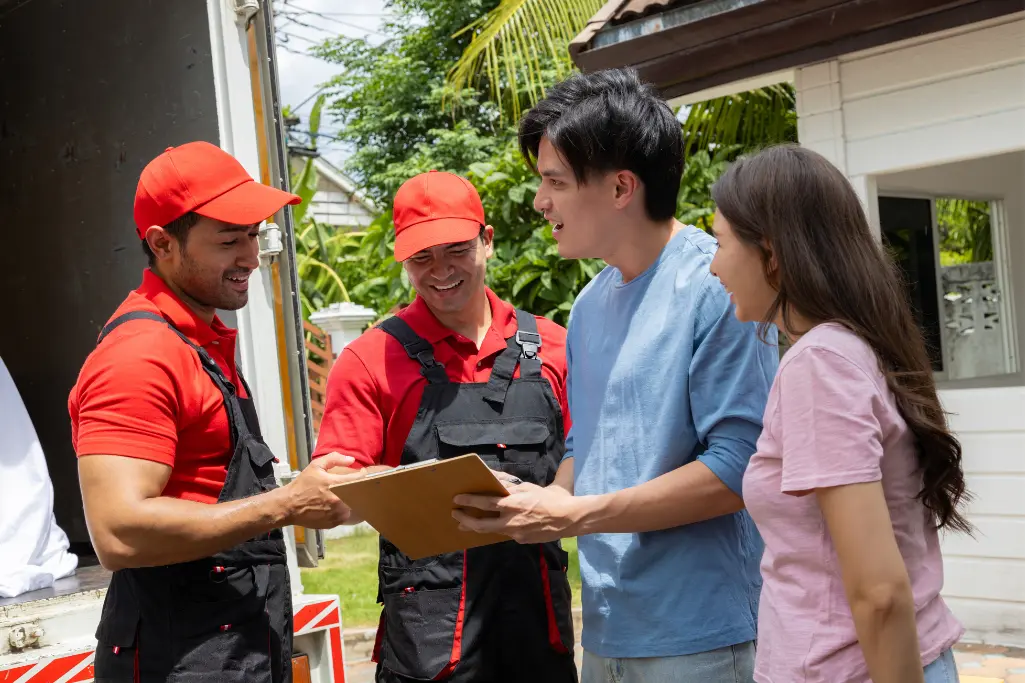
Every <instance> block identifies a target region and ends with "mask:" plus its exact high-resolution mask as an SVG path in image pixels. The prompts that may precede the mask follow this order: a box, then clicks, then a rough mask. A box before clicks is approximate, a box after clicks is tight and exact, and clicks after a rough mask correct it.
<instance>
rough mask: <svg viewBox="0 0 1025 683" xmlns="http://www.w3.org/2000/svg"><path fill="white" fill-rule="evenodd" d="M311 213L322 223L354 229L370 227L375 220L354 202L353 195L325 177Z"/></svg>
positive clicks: (313, 201)
mask: <svg viewBox="0 0 1025 683" xmlns="http://www.w3.org/2000/svg"><path fill="white" fill-rule="evenodd" d="M310 211H311V212H312V213H313V217H314V218H316V219H317V220H318V221H320V222H322V223H327V224H328V225H334V226H338V227H346V228H353V229H356V228H361V227H365V226H367V225H370V221H372V220H373V218H374V217H373V216H372V215H371V214H370V212H369V211H368V210H367V208H366V207H365V206H363V205H362V204H360V203H359V202H358V201H354V200H353V198H352V195H350V194H349V193H348V192H345V191H344V189H342V188H340V187H338V186H337V185H335V184H334V183H332V182H331V181H329V180H328V179H327V178H325V177H324V176H320V178H319V180H318V183H317V192H316V194H314V195H313V199H312V200H311V201H310Z"/></svg>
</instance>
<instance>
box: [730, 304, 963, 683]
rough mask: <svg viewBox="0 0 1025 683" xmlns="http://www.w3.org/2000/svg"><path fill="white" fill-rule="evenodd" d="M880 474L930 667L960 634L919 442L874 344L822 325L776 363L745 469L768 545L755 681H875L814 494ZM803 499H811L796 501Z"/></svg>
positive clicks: (751, 504) (748, 497)
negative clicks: (924, 498) (947, 594)
mask: <svg viewBox="0 0 1025 683" xmlns="http://www.w3.org/2000/svg"><path fill="white" fill-rule="evenodd" d="M880 479H881V480H882V482H883V491H884V493H885V496H886V502H887V507H888V508H889V511H890V517H891V520H892V522H893V531H894V534H895V536H896V539H897V546H898V548H899V549H900V553H901V555H902V556H903V558H904V563H905V565H906V566H907V570H908V575H909V576H910V578H911V588H912V591H913V593H914V598H915V611H916V621H917V624H918V638H919V647H920V648H921V654H922V663H923V665H928V664H929V663H931V662H932V661H933V660H934V659H936V658H937V657H938V656H939V655H940V654H942V653H943V651H944V650H946V649H947V648H948V647H950V646H951V645H953V644H954V643H956V642H957V641H958V640H959V639H960V637H961V635H962V633H963V632H964V631H963V628H962V626H961V625H960V624H959V623H958V621H957V620H956V619H955V618H954V616H953V614H951V612H950V610H949V609H948V608H947V606H946V604H945V603H944V602H943V599H942V598H941V597H940V589H941V588H942V586H943V560H942V558H941V556H940V546H939V538H938V533H937V531H936V529H935V528H934V527H933V526H932V524H931V522H930V518H929V515H928V513H927V510H926V508H925V506H924V505H923V504H922V503H921V502H920V501H918V500H916V499H915V496H916V495H917V494H918V492H919V490H920V489H921V484H922V478H921V475H920V474H919V473H917V472H916V456H915V447H914V439H913V435H912V433H911V431H910V430H909V429H908V427H907V424H905V422H904V420H903V418H901V416H900V413H899V412H898V411H897V406H896V404H895V402H894V399H893V394H892V393H891V392H890V391H889V389H888V388H887V386H886V380H885V378H884V377H883V375H882V373H881V372H880V370H879V366H878V362H877V360H876V356H875V353H874V352H873V351H872V349H871V347H870V346H869V345H868V344H866V343H865V342H864V341H862V340H861V339H860V338H859V337H858V336H856V335H855V334H854V333H852V332H850V331H849V330H848V329H847V328H845V327H843V326H841V325H836V324H824V325H819V326H817V327H815V328H813V329H812V330H811V331H810V332H808V334H806V335H804V336H803V337H801V338H800V339H799V340H798V341H797V343H796V344H794V346H793V348H791V349H790V350H789V351H788V352H787V354H786V355H785V356H784V357H783V360H782V361H781V362H780V367H779V371H778V372H777V373H776V380H775V382H774V383H773V385H772V390H771V391H770V392H769V400H768V404H767V405H766V407H765V419H764V429H763V431H762V435H761V437H760V438H759V440H758V450H757V452H756V453H755V455H754V456H753V457H752V458H751V463H750V465H749V466H748V468H747V472H746V473H745V474H744V501H745V502H746V504H747V508H748V510H749V511H750V513H751V517H752V518H753V519H754V521H755V524H756V525H757V526H758V530H759V531H760V532H761V534H762V537H763V539H764V540H765V553H764V555H763V556H762V564H761V569H762V578H763V585H762V594H761V602H760V605H759V614H758V649H757V656H756V657H757V659H756V664H755V680H756V681H758V682H759V683H862V682H865V683H868V681H869V677H868V667H867V665H866V663H865V657H864V654H863V653H862V651H861V646H860V645H859V644H858V636H857V633H856V632H855V630H854V619H853V617H852V616H851V609H850V605H849V604H848V603H847V597H846V595H845V593H844V586H843V581H842V579H841V577H840V565H839V560H838V559H837V556H836V549H835V548H834V546H833V542H832V540H831V539H830V536H829V530H828V528H827V527H826V522H825V519H824V518H823V516H822V512H821V510H820V509H819V506H818V501H817V498H816V496H815V494H814V492H813V491H812V489H815V488H819V487H829V486H843V485H847V484H858V483H864V482H872V481H879V480H880ZM798 492H809V493H808V495H791V494H793V493H798Z"/></svg>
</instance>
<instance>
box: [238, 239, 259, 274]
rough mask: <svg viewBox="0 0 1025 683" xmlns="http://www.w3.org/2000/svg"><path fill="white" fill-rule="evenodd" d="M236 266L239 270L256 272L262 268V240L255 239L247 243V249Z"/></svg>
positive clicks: (242, 252) (240, 255)
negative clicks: (244, 269) (246, 269)
mask: <svg viewBox="0 0 1025 683" xmlns="http://www.w3.org/2000/svg"><path fill="white" fill-rule="evenodd" d="M236 264H237V265H238V267H239V268H248V269H249V270H256V269H257V268H259V267H260V238H259V237H253V238H251V239H249V240H248V241H247V242H246V246H245V249H243V250H242V251H241V253H240V254H239V257H238V260H237V261H236Z"/></svg>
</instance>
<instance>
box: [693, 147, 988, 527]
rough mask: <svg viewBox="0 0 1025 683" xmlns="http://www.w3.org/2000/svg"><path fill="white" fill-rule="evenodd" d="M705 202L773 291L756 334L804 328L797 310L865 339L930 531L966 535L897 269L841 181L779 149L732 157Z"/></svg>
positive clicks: (950, 449)
mask: <svg viewBox="0 0 1025 683" xmlns="http://www.w3.org/2000/svg"><path fill="white" fill-rule="evenodd" d="M712 199H713V200H714V201H715V204H716V207H717V208H718V210H719V212H720V213H721V214H722V216H723V217H724V218H725V219H726V220H727V221H728V222H729V224H730V228H731V229H732V231H733V232H734V233H735V234H736V235H737V237H738V238H740V239H741V240H743V241H744V242H746V243H748V244H751V245H753V246H755V247H756V248H758V249H759V250H760V251H761V253H762V260H763V264H764V267H765V269H766V277H767V279H768V280H769V282H770V283H771V284H772V285H773V287H774V288H775V289H776V291H777V294H776V299H775V301H774V302H773V304H772V306H771V307H770V308H769V311H768V312H767V313H766V315H765V319H764V320H763V321H762V324H761V331H762V333H763V334H764V332H765V330H766V329H767V328H768V325H769V324H770V323H771V322H772V321H774V320H776V319H777V317H780V318H781V319H782V321H783V327H784V328H785V329H784V330H782V331H783V332H786V331H788V330H789V331H791V332H795V333H798V334H800V333H803V332H806V331H807V330H797V329H795V328H794V327H793V322H794V321H793V315H792V314H794V313H796V314H798V315H800V316H801V317H802V318H804V319H805V320H808V321H811V322H812V323H813V324H819V323H824V322H835V323H839V324H841V325H844V326H845V327H847V328H848V329H850V330H851V331H852V332H853V333H854V334H856V335H858V336H859V337H861V338H862V339H863V340H864V341H865V342H866V343H868V344H869V346H871V347H872V349H873V350H874V351H875V354H876V357H877V358H878V360H879V367H880V370H881V371H882V373H883V374H884V375H885V377H886V383H887V385H888V386H889V388H890V391H892V392H893V395H894V397H895V399H896V403H897V408H898V409H899V410H900V414H901V416H902V417H903V418H904V421H905V422H906V423H907V425H908V427H909V428H910V429H911V431H912V433H913V434H914V436H915V441H916V447H917V448H916V450H917V454H918V465H919V468H920V470H921V472H922V490H921V492H919V494H918V499H919V500H921V501H922V503H923V504H924V505H925V506H926V507H927V508H928V509H929V510H930V511H931V512H932V514H933V518H934V521H935V523H936V525H937V526H938V527H940V528H949V529H955V530H957V531H962V532H965V533H969V534H970V533H971V532H972V525H971V523H969V521H968V520H967V518H966V517H965V516H964V514H963V511H962V508H963V504H964V503H965V502H967V500H968V498H969V494H968V492H967V491H966V488H965V480H964V472H963V471H962V469H961V444H960V443H959V442H958V440H957V439H956V438H955V437H954V435H953V434H951V433H950V429H949V428H948V426H947V419H946V414H945V413H944V411H943V408H942V407H941V406H940V401H939V398H938V396H937V395H936V383H935V381H934V379H933V374H932V366H931V364H930V361H929V356H928V354H927V352H926V346H925V340H924V338H923V336H922V332H921V330H920V329H919V327H918V325H917V324H916V323H915V319H914V317H913V315H912V313H911V306H910V304H909V303H908V296H907V292H906V290H905V289H904V287H903V283H902V277H901V275H900V272H899V270H898V268H897V266H896V264H895V263H894V262H893V260H892V259H891V258H890V257H889V256H888V255H887V254H886V253H885V251H884V250H883V248H882V245H880V244H879V243H878V242H877V241H876V239H875V237H874V236H873V234H872V230H871V229H870V227H869V225H868V221H867V220H866V218H865V212H864V210H863V209H862V205H861V202H860V200H859V199H858V196H857V194H855V192H854V188H853V187H851V185H850V183H849V182H848V180H847V178H845V177H844V175H843V174H842V173H841V172H840V170H839V169H837V168H836V167H835V166H834V165H833V164H831V163H830V162H829V161H827V160H826V159H825V157H823V156H822V155H820V154H817V153H816V152H813V151H811V150H808V149H805V148H802V147H797V146H795V145H779V146H775V147H770V148H768V149H765V150H763V151H761V152H759V153H757V154H754V155H752V156H750V157H742V158H741V159H739V160H738V161H736V162H735V163H734V164H733V165H732V166H731V167H730V168H729V169H727V171H726V172H725V173H724V174H723V175H722V177H721V178H720V179H719V181H718V182H716V183H715V185H714V186H713V187H712ZM770 249H771V252H770ZM770 253H771V255H774V256H775V260H776V267H775V268H773V269H771V271H770V268H769V257H770ZM780 314H781V315H780Z"/></svg>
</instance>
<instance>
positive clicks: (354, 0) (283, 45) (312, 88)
mask: <svg viewBox="0 0 1025 683" xmlns="http://www.w3.org/2000/svg"><path fill="white" fill-rule="evenodd" d="M274 7H275V10H276V12H275V17H274V27H275V30H276V34H277V43H278V50H277V55H276V59H277V67H278V78H279V79H280V80H279V90H280V93H281V104H282V105H283V106H285V105H287V106H291V107H293V108H296V105H298V104H300V103H302V102H304V101H305V104H303V106H302V107H299V108H298V109H297V112H298V113H299V115H300V116H301V117H302V118H303V121H302V123H301V124H300V126H299V127H300V128H305V124H306V116H307V115H308V114H309V112H310V108H311V107H312V105H313V101H314V99H316V98H315V96H314V94H315V93H316V91H317V89H318V88H319V87H320V86H321V85H323V84H324V83H325V82H326V81H328V80H330V79H331V78H332V77H333V76H334V75H336V74H337V72H338V68H339V67H338V66H337V65H334V64H328V63H327V62H323V61H321V60H319V59H316V58H315V57H312V56H310V55H309V54H308V52H309V48H311V47H312V46H313V45H314V44H316V43H319V42H320V41H322V40H324V39H325V38H330V37H332V36H337V35H345V36H350V37H367V39H368V40H369V41H371V42H373V43H376V42H379V41H381V40H382V39H383V36H382V35H381V34H380V33H378V32H377V29H378V28H379V27H380V24H381V23H382V22H383V21H385V20H386V19H387V18H388V8H386V7H385V0H275V2H274ZM304 24H305V25H304ZM335 130H337V127H336V126H335V125H334V124H333V123H332V122H331V121H330V120H329V117H326V116H325V117H324V118H323V119H322V121H321V127H320V131H321V133H325V134H331V133H332V132H333V131H335ZM318 146H319V148H320V151H321V153H322V154H323V155H324V157H325V158H327V159H328V160H329V161H331V162H333V163H335V164H340V163H341V162H342V161H344V159H345V151H344V149H342V148H341V146H340V145H339V144H338V143H335V142H332V141H331V140H329V139H326V138H321V140H320V143H319V145H318Z"/></svg>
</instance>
